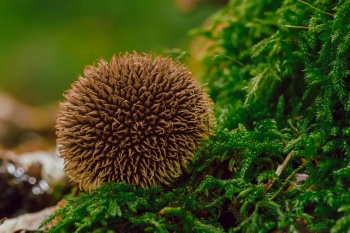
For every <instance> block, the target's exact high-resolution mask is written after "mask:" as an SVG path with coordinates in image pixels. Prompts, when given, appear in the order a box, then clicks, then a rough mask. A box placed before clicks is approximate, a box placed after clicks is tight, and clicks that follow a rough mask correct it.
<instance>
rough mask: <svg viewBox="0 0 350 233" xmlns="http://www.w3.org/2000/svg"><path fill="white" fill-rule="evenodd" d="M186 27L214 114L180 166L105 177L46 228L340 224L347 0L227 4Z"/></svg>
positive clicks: (347, 226) (349, 203)
mask: <svg viewBox="0 0 350 233" xmlns="http://www.w3.org/2000/svg"><path fill="white" fill-rule="evenodd" d="M193 33H194V34H196V35H197V36H202V37H204V38H206V42H205V43H206V45H205V47H206V48H207V49H206V51H205V53H204V55H203V57H202V58H201V62H202V63H203V64H204V67H205V70H204V72H203V75H202V77H201V78H202V81H203V82H206V83H208V86H207V89H208V91H209V94H210V96H211V97H212V98H213V100H214V102H215V109H214V110H215V114H216V119H217V120H216V129H215V131H216V136H215V137H212V138H211V139H210V140H208V141H206V142H203V145H202V147H201V149H200V150H199V151H198V153H197V154H196V155H195V158H194V160H193V162H192V164H190V170H191V174H190V175H186V176H184V177H182V178H181V179H180V180H178V182H177V183H176V184H175V185H174V186H173V187H174V188H171V189H168V188H167V189H161V188H152V189H149V190H143V189H135V188H134V187H132V186H127V185H125V184H106V185H104V186H102V187H101V188H99V189H97V190H96V191H95V192H94V193H92V194H91V195H88V194H82V195H80V196H79V197H77V198H73V199H72V200H70V202H69V204H68V205H67V206H65V207H63V208H62V209H61V210H60V211H58V212H57V213H56V214H55V215H54V216H60V217H61V220H60V222H59V224H58V225H56V226H55V227H54V228H52V229H51V232H62V231H68V232H74V231H75V232H86V231H94V232H106V231H108V230H111V231H116V232H301V231H302V232H329V231H330V232H349V231H350V144H349V141H350V137H349V136H350V124H349V123H350V122H349V119H350V118H349V116H350V95H349V93H350V92H349V90H350V82H349V78H350V55H349V54H350V1H349V0H341V1H328V0H318V1H301V0H297V1H294V0H293V1H292V0H284V1H273V0H264V1H249V0H240V1H239V0H235V1H230V2H229V3H228V5H227V6H226V7H225V8H224V9H222V10H221V11H220V12H218V13H217V14H215V15H213V16H212V18H211V20H210V23H209V24H208V26H207V27H206V29H198V30H195V31H194V32H193ZM288 155H289V156H290V157H288V159H286V157H287V156H288ZM284 161H285V167H284V168H283V169H280V174H279V175H278V174H277V173H276V170H278V167H279V166H280V165H281V164H282V163H283V162H284ZM297 177H298V179H299V177H304V179H301V180H297ZM54 216H53V217H54ZM53 217H51V219H52V218H53ZM48 221H50V219H49V220H48Z"/></svg>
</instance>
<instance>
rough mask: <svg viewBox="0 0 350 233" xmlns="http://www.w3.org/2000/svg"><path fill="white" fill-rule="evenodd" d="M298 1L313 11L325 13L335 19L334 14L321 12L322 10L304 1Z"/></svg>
mask: <svg viewBox="0 0 350 233" xmlns="http://www.w3.org/2000/svg"><path fill="white" fill-rule="evenodd" d="M297 1H298V2H301V3H303V4H305V5H308V6H309V7H311V8H312V9H314V10H316V11H318V12H321V13H323V14H326V15H329V16H332V17H334V14H331V13H328V12H325V11H322V10H320V9H318V8H316V7H314V6H313V5H311V4H310V3H307V2H304V1H302V0H297Z"/></svg>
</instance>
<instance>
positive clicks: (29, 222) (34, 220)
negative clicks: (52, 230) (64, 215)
mask: <svg viewBox="0 0 350 233" xmlns="http://www.w3.org/2000/svg"><path fill="white" fill-rule="evenodd" d="M55 210H56V206H52V207H48V208H46V209H43V210H41V211H39V212H36V213H31V214H23V215H20V216H18V217H16V218H10V219H7V220H5V221H4V222H3V223H2V224H1V225H0V233H14V232H19V231H20V232H27V231H45V229H44V228H41V229H38V228H39V226H40V224H41V222H42V221H44V220H45V219H46V218H48V217H49V216H50V215H51V214H52V213H53V212H54V211H55Z"/></svg>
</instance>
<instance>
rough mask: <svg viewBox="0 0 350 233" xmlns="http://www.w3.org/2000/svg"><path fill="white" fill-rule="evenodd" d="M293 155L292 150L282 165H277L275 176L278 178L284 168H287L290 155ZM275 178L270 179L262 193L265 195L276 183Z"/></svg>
mask: <svg viewBox="0 0 350 233" xmlns="http://www.w3.org/2000/svg"><path fill="white" fill-rule="evenodd" d="M293 154H294V150H292V151H291V152H289V154H288V155H287V157H286V158H285V159H284V161H283V163H282V165H279V166H278V168H277V171H276V174H277V175H278V176H280V175H281V173H282V171H283V170H284V168H285V167H286V166H287V164H288V161H289V160H290V158H291V157H292V155H293ZM276 180H277V179H276V178H274V179H272V180H271V181H270V182H269V183H267V185H266V189H265V191H264V193H265V194H266V193H267V191H268V190H269V189H270V188H271V187H272V185H273V184H274V183H275V182H276Z"/></svg>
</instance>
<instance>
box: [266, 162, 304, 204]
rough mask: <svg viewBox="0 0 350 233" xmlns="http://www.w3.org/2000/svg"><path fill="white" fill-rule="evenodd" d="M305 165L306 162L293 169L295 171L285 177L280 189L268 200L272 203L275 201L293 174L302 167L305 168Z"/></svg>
mask: <svg viewBox="0 0 350 233" xmlns="http://www.w3.org/2000/svg"><path fill="white" fill-rule="evenodd" d="M307 164H308V162H306V163H304V164H302V165H301V166H300V167H298V168H297V169H295V170H294V171H293V172H292V174H290V175H289V176H288V177H287V179H286V180H285V181H284V183H283V184H282V187H281V188H279V189H278V190H277V191H276V193H275V195H273V196H272V197H271V198H270V199H269V200H270V201H272V200H273V199H275V198H276V197H277V196H278V195H279V194H280V192H282V190H283V189H284V187H285V186H286V185H288V183H289V181H290V180H291V179H292V178H293V177H294V176H295V174H297V173H298V172H299V171H300V170H301V169H303V168H304V167H306V165H307Z"/></svg>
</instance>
